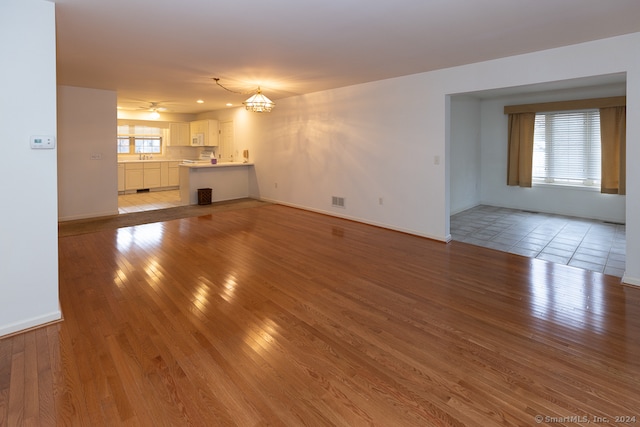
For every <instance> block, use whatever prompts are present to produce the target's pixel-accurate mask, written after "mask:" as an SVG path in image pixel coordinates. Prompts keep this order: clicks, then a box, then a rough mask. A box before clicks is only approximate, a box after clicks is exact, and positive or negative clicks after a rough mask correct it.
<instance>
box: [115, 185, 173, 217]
mask: <svg viewBox="0 0 640 427" xmlns="http://www.w3.org/2000/svg"><path fill="white" fill-rule="evenodd" d="M175 206H181V203H180V190H168V191H149V192H146V193H132V194H120V195H118V213H121V214H124V213H131V212H143V211H151V210H157V209H166V208H173V207H175Z"/></svg>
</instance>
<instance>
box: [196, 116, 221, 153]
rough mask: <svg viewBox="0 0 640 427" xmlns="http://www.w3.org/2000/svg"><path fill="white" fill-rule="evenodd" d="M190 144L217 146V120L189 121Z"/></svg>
mask: <svg viewBox="0 0 640 427" xmlns="http://www.w3.org/2000/svg"><path fill="white" fill-rule="evenodd" d="M190 127H191V145H192V146H212V147H217V146H218V138H219V133H220V132H219V130H218V121H217V120H196V121H195V122H191V123H190Z"/></svg>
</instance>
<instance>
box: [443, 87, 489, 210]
mask: <svg viewBox="0 0 640 427" xmlns="http://www.w3.org/2000/svg"><path fill="white" fill-rule="evenodd" d="M450 122H451V126H450V127H451V136H450V141H451V143H450V151H449V156H450V157H449V158H450V162H451V163H450V165H451V170H450V173H449V176H450V182H451V189H450V205H451V214H452V215H453V214H455V213H458V212H462V211H464V210H467V209H470V208H472V207H474V206H477V205H479V204H480V190H481V188H480V172H481V163H480V154H481V151H480V129H481V124H480V100H479V99H478V98H474V97H471V96H464V95H461V96H456V97H452V98H451V121H450Z"/></svg>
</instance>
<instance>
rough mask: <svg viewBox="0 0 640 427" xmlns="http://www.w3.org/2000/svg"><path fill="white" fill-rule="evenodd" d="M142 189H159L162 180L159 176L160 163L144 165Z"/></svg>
mask: <svg viewBox="0 0 640 427" xmlns="http://www.w3.org/2000/svg"><path fill="white" fill-rule="evenodd" d="M143 166H144V168H143V170H144V174H143V179H142V180H143V183H144V187H143V188H160V187H162V178H161V176H160V171H161V164H160V162H150V163H144V164H143Z"/></svg>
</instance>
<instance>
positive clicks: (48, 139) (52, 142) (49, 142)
mask: <svg viewBox="0 0 640 427" xmlns="http://www.w3.org/2000/svg"><path fill="white" fill-rule="evenodd" d="M31 148H56V137H55V136H51V135H33V136H31Z"/></svg>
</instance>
